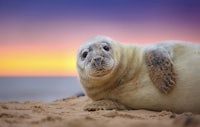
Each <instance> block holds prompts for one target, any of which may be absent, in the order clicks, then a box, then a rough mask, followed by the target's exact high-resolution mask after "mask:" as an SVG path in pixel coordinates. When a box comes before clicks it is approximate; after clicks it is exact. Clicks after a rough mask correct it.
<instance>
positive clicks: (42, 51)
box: [0, 0, 200, 101]
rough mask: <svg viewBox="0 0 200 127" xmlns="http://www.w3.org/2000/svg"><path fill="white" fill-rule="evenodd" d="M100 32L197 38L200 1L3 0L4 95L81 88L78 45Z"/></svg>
mask: <svg viewBox="0 0 200 127" xmlns="http://www.w3.org/2000/svg"><path fill="white" fill-rule="evenodd" d="M95 35H107V36H110V37H111V38H113V39H114V40H117V41H120V42H125V43H141V44H146V43H153V42H158V41H162V40H184V41H190V42H197V43H198V42H200V1H198V0H165V1H164V0H57V1H56V0H0V101H11V100H17V101H25V100H43V101H52V100H55V99H61V98H64V97H68V96H71V95H76V94H77V93H80V92H81V91H82V88H81V86H80V84H79V82H78V80H77V74H76V65H75V61H76V50H77V49H78V47H79V45H80V44H81V43H82V42H83V41H85V40H87V39H88V38H90V37H92V36H95Z"/></svg>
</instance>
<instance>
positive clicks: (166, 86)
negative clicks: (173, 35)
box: [77, 36, 200, 113]
mask: <svg viewBox="0 0 200 127" xmlns="http://www.w3.org/2000/svg"><path fill="white" fill-rule="evenodd" d="M77 70H78V74H79V79H80V82H81V84H82V85H83V88H84V89H85V91H86V94H87V95H88V96H89V97H90V98H91V99H92V100H93V101H94V102H93V103H91V104H88V105H86V106H85V110H89V111H90V110H100V109H149V110H158V111H160V110H170V111H174V112H187V111H189V112H195V113H200V76H199V74H200V45H199V44H194V43H187V42H178V41H166V42H160V43H155V44H148V45H133V44H123V43H118V42H116V41H114V40H112V39H110V38H108V37H104V36H97V37H94V38H92V39H90V40H88V41H87V42H85V43H83V45H82V46H81V47H80V49H79V51H78V54H77Z"/></svg>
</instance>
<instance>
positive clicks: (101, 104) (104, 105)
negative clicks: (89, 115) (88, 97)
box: [84, 100, 127, 111]
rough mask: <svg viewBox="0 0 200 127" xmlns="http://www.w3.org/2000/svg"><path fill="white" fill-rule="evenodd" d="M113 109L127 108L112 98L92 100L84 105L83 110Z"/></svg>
mask: <svg viewBox="0 0 200 127" xmlns="http://www.w3.org/2000/svg"><path fill="white" fill-rule="evenodd" d="M113 109H117V110H125V109H127V108H126V107H125V106H124V105H122V104H120V103H118V102H115V101H112V100H99V101H94V102H92V103H91V104H87V105H86V106H85V107H84V110H85V111H97V110H113Z"/></svg>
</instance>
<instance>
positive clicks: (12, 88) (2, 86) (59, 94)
mask: <svg viewBox="0 0 200 127" xmlns="http://www.w3.org/2000/svg"><path fill="white" fill-rule="evenodd" d="M82 93H83V89H82V87H81V85H80V83H79V81H78V79H77V77H67V76H66V77H0V102H6V101H28V100H29V101H30V100H31V101H47V102H50V101H54V100H58V99H62V98H66V97H70V96H76V95H81V94H82Z"/></svg>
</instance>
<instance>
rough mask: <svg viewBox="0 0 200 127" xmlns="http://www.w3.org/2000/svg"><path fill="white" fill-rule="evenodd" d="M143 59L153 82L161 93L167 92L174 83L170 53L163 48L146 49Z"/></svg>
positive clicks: (174, 77) (174, 76) (174, 75)
mask: <svg viewBox="0 0 200 127" xmlns="http://www.w3.org/2000/svg"><path fill="white" fill-rule="evenodd" d="M145 61H146V65H147V69H148V73H149V77H150V79H151V81H152V82H153V84H154V85H155V86H156V87H157V88H158V89H159V90H160V91H161V92H162V93H165V94H167V93H169V92H170V91H171V90H172V88H173V87H174V86H175V84H176V74H175V70H174V66H173V62H172V59H171V57H170V54H169V53H168V52H167V51H166V50H165V49H164V48H163V49H161V48H157V49H154V50H148V51H146V54H145Z"/></svg>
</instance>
